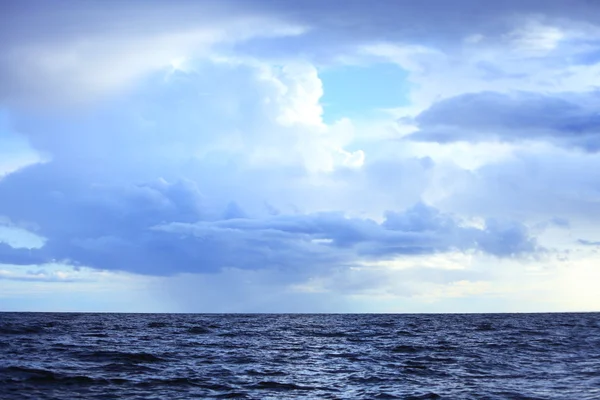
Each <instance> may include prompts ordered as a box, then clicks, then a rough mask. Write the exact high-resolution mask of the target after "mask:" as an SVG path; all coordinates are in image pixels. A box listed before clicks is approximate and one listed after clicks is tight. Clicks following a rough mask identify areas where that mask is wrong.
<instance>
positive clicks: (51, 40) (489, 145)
mask: <svg viewBox="0 0 600 400" xmlns="http://www.w3.org/2000/svg"><path fill="white" fill-rule="evenodd" d="M0 7H1V10H0V310H3V311H119V312H121V311H122V312H219V313H220V312H336V313H337V312H341V313H345V312H357V313H362V312H376V313H379V312H383V313H418V312H556V311H598V310H600V290H598V289H597V284H598V282H600V254H599V251H600V114H599V111H598V110H600V107H599V106H600V91H599V89H598V86H599V85H600V2H597V1H593V0H571V1H568V2H567V1H563V0H505V1H496V2H491V1H489V2H488V1H479V0H453V1H445V0H420V1H409V0H407V1H396V0H374V1H363V0H331V1H326V2H323V1H316V0H298V1H294V2H290V1H287V0H219V1H212V0H200V1H189V0H173V1H158V0H148V1H141V0H102V1H100V0H86V1H80V0H77V1H75V0H57V1H53V2H46V1H42V0H23V1H19V2H11V3H8V2H5V3H2V5H0Z"/></svg>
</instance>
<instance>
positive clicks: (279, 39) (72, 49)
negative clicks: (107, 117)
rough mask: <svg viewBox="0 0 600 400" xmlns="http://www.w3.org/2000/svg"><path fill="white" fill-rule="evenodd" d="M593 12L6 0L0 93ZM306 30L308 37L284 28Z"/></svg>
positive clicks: (524, 3) (431, 1)
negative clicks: (214, 55) (220, 56)
mask: <svg viewBox="0 0 600 400" xmlns="http://www.w3.org/2000/svg"><path fill="white" fill-rule="evenodd" d="M599 11H600V4H599V3H597V2H593V1H587V0H572V1H570V2H568V3H566V2H565V1H562V0H518V1H517V0H509V1H501V2H500V1H495V2H481V1H478V0H457V1H452V2H447V1H441V0H423V1H418V2H407V1H405V2H398V1H394V0H380V1H378V2H377V3H375V4H372V3H369V2H365V1H362V0H334V1H327V2H322V1H319V0H301V1H295V2H289V1H285V0H274V1H273V0H223V1H218V2H217V1H208V0H205V1H198V2H192V1H181V0H179V1H170V2H164V1H148V2H144V5H143V7H140V5H139V4H138V2H136V1H110V0H109V1H105V2H99V1H88V2H81V1H72V0H60V1H57V2H53V3H52V4H50V3H47V2H43V1H36V0H25V1H19V2H17V3H14V4H13V3H11V4H10V5H8V4H3V5H2V13H0V14H1V15H3V17H4V18H3V20H2V23H0V43H2V44H1V45H0V55H1V56H0V81H1V82H2V85H1V89H0V100H4V101H7V102H11V103H12V101H13V100H17V101H19V102H25V103H27V101H36V102H38V103H40V102H41V103H44V104H46V105H47V104H57V103H58V102H59V101H67V99H69V98H71V102H72V100H74V99H75V100H81V99H82V98H87V97H89V96H92V97H93V96H98V95H101V94H102V93H103V91H105V90H106V89H107V88H108V89H114V87H118V86H123V85H125V86H126V84H127V83H128V82H130V81H136V80H137V79H139V78H140V77H143V76H145V75H147V74H148V73H150V72H151V71H154V70H156V69H160V68H164V67H167V66H168V63H169V62H170V61H171V59H173V58H177V57H190V56H194V55H200V56H201V55H203V54H204V55H205V54H206V53H205V52H206V50H207V48H213V47H215V46H217V47H218V48H219V49H220V51H225V52H227V51H230V50H233V51H234V52H236V53H237V54H244V53H245V54H251V55H257V56H265V57H276V58H277V57H297V56H298V54H302V55H303V57H305V58H313V59H315V58H316V59H318V60H323V61H331V60H334V59H335V58H336V57H338V56H339V55H340V54H344V53H346V54H347V53H348V52H350V53H354V52H355V51H356V49H357V48H358V47H359V46H361V45H365V44H370V43H376V42H396V43H403V44H417V45H422V46H427V47H432V48H447V47H456V46H460V45H461V44H462V43H463V40H464V39H465V37H467V36H469V35H473V34H480V35H484V36H485V37H486V40H487V41H488V42H491V43H493V42H494V41H501V40H504V39H503V38H504V37H505V35H506V33H508V32H510V31H511V30H513V29H514V28H515V27H516V26H518V25H519V24H520V23H521V22H523V19H524V18H527V17H531V16H535V17H536V18H538V19H542V20H544V19H546V20H551V22H552V23H554V24H568V23H578V24H592V25H596V24H597V23H598V21H599V18H600V17H598V16H599V15H600V12H599ZM301 27H305V28H307V31H306V32H305V33H304V34H303V35H293V34H292V35H291V36H290V33H294V32H293V31H294V29H296V30H298V29H300V28H301ZM298 32H299V31H298ZM296 33H297V32H296ZM284 36H285V38H284ZM288 36H289V37H288ZM148 49H151V50H152V51H150V52H149V51H148ZM492 70H493V68H492ZM492 70H490V71H492ZM492 72H493V71H492ZM33 76H34V77H35V79H32V77H33ZM56 93H60V94H61V95H60V96H56Z"/></svg>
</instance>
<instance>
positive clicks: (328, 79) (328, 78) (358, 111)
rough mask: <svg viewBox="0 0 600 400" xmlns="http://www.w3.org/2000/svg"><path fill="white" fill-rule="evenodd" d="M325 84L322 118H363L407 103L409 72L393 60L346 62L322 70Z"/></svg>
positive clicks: (329, 120)
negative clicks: (372, 62) (363, 62)
mask: <svg viewBox="0 0 600 400" xmlns="http://www.w3.org/2000/svg"><path fill="white" fill-rule="evenodd" d="M319 77H320V78H321V81H322V83H323V97H322V98H321V104H322V105H323V119H324V120H325V122H333V121H335V120H338V119H340V118H343V117H364V116H367V115H371V114H373V113H376V112H377V111H379V110H381V109H385V108H393V107H401V106H404V105H407V104H408V93H409V89H410V86H409V83H408V81H407V77H408V73H407V72H406V71H405V70H403V69H402V68H400V67H399V66H398V65H395V64H391V63H382V64H374V65H369V66H356V65H346V66H340V67H336V68H328V69H323V70H322V71H320V72H319Z"/></svg>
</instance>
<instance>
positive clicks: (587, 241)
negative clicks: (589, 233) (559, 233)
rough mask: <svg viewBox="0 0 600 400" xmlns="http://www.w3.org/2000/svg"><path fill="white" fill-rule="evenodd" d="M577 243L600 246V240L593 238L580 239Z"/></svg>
mask: <svg viewBox="0 0 600 400" xmlns="http://www.w3.org/2000/svg"><path fill="white" fill-rule="evenodd" d="M577 243H579V244H582V245H584V246H600V241H593V240H585V239H579V240H578V241H577Z"/></svg>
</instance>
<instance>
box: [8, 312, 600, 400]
mask: <svg viewBox="0 0 600 400" xmlns="http://www.w3.org/2000/svg"><path fill="white" fill-rule="evenodd" d="M194 398H197V399H202V398H241V399H289V398H300V399H395V398H399V399H569V400H573V399H600V314H591V313H590V314H490V315H284V314H281V315H260V314H258V315H212V314H209V315H183V314H162V315H160V314H155V315H151V314H142V315H140V314H137V315H136V314H61V313H57V314H45V313H0V399H2V400H10V399H194Z"/></svg>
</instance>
